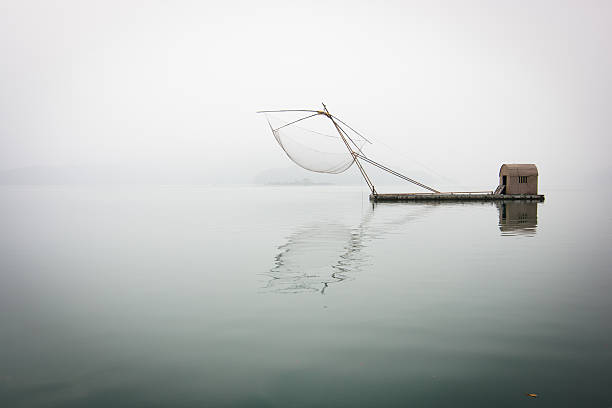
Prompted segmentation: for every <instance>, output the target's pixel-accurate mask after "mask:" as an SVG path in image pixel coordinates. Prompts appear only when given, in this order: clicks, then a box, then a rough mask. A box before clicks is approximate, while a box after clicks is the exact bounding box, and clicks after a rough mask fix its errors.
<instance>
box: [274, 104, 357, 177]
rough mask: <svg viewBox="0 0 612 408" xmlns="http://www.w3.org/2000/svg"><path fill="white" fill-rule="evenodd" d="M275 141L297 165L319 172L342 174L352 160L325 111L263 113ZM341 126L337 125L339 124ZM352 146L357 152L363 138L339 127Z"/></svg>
mask: <svg viewBox="0 0 612 408" xmlns="http://www.w3.org/2000/svg"><path fill="white" fill-rule="evenodd" d="M265 115H266V118H267V120H268V123H269V124H270V128H271V129H272V133H273V134H274V137H275V138H276V141H277V142H278V144H279V145H280V146H281V148H282V149H283V150H284V151H285V153H286V154H287V156H289V158H290V159H291V160H293V161H294V162H295V163H296V164H297V165H298V166H300V167H303V168H305V169H306V170H310V171H315V172H318V173H332V174H337V173H342V172H343V171H345V170H347V169H348V168H349V167H351V165H352V164H353V162H354V158H353V156H352V155H351V153H350V152H349V150H348V148H347V146H346V144H345V143H344V141H343V140H342V138H341V137H340V134H339V133H338V129H336V127H335V125H334V123H333V122H332V120H331V119H330V117H328V116H327V115H325V114H321V113H318V112H316V111H312V112H311V111H290V112H274V113H270V112H266V113H265ZM339 126H340V125H339ZM341 131H343V132H345V133H343V135H344V136H345V140H346V141H347V143H349V144H350V146H351V149H353V150H354V151H357V152H359V151H360V150H361V149H362V148H363V145H364V144H365V143H366V140H365V139H363V138H362V137H361V136H359V135H358V134H356V133H355V132H353V131H352V130H350V129H345V128H344V127H341Z"/></svg>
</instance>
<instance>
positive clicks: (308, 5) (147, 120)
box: [0, 0, 612, 188]
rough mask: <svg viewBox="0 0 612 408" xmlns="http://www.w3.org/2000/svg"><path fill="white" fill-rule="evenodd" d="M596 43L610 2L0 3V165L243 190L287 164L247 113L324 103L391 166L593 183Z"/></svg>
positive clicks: (597, 132) (599, 152)
mask: <svg viewBox="0 0 612 408" xmlns="http://www.w3.org/2000/svg"><path fill="white" fill-rule="evenodd" d="M611 38H612V2H610V1H572V2H566V1H524V2H521V1H514V2H501V1H481V2H474V1H440V2H430V1H422V2H408V1H398V2H392V1H388V2H373V1H346V2H333V1H324V2H317V1H302V2H290V1H284V2H267V1H257V2H231V1H210V2H207V1H126V0H123V1H95V2H94V1H81V0H78V1H46V0H45V1H27V0H26V1H23V0H19V1H17V0H15V1H7V0H3V1H1V2H0V55H1V56H2V63H1V64H0V170H7V169H13V168H19V167H27V166H75V165H79V166H80V165H103V166H106V165H109V166H115V165H117V166H137V167H139V166H142V167H146V168H156V169H158V170H160V169H161V170H160V171H167V172H170V173H172V172H179V173H180V172H183V173H184V172H195V173H199V174H207V175H210V177H211V178H213V179H214V178H215V177H217V176H218V177H219V179H234V180H241V179H244V180H245V181H246V182H248V181H250V180H251V179H252V176H253V175H254V174H256V173H257V172H259V171H262V170H266V169H269V168H274V167H287V166H291V165H292V164H291V162H289V160H288V159H287V158H286V157H285V156H284V154H283V152H282V151H281V149H280V148H279V146H278V145H277V144H276V143H275V141H274V138H273V137H272V135H271V134H270V132H269V129H268V127H267V124H266V122H265V120H264V118H262V117H260V116H258V115H256V114H255V111H257V110H260V109H279V108H306V109H312V108H314V109H318V107H319V106H320V105H319V104H320V103H321V101H324V102H325V103H326V104H327V105H328V107H329V109H330V110H331V111H332V113H335V114H337V115H338V116H339V117H341V118H342V119H344V120H345V121H347V122H348V123H350V124H351V125H352V126H354V127H355V128H357V129H359V130H360V131H362V132H363V133H364V134H365V135H367V136H369V137H370V138H372V139H373V140H375V141H382V142H384V143H385V144H386V145H389V146H392V147H393V148H394V150H395V152H396V153H397V152H403V154H404V156H403V157H405V158H406V161H405V162H403V163H401V167H402V169H403V170H405V171H407V172H408V173H409V171H410V170H411V169H418V168H419V166H418V165H417V164H415V163H414V162H411V161H410V160H408V158H414V159H416V160H418V162H419V163H423V164H425V165H426V166H428V167H429V168H431V169H435V171H436V172H438V173H441V174H443V175H448V176H452V178H454V179H457V180H459V181H461V182H462V183H464V184H471V185H475V184H476V185H477V184H479V183H480V184H482V185H483V186H488V187H490V188H494V187H495V186H494V185H492V184H494V182H495V177H496V173H497V170H498V169H499V165H500V164H501V163H503V162H519V163H520V162H527V163H529V162H533V163H536V164H537V165H538V167H539V169H540V175H541V176H540V178H541V186H545V185H546V183H548V184H549V185H555V186H556V185H563V184H564V183H571V184H576V183H583V182H585V181H586V180H592V179H593V177H595V176H596V175H597V177H601V180H604V177H605V179H607V178H608V177H609V176H610V175H612V174H611V173H612V172H611V171H610V169H611V168H610V165H609V154H610V151H612V143H611V142H610V130H612V108H611V96H612V75H611V72H612V41H611V40H610V39H611ZM379 160H380V161H383V162H384V161H385V157H380V158H379ZM389 160H391V159H389ZM177 169H178V170H177ZM409 174H410V173H409Z"/></svg>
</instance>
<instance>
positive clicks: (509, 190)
mask: <svg viewBox="0 0 612 408" xmlns="http://www.w3.org/2000/svg"><path fill="white" fill-rule="evenodd" d="M498 189H500V193H501V194H509V195H512V194H534V195H535V194H538V168H537V167H536V165H535V164H503V165H502V166H501V168H500V169H499V187H498Z"/></svg>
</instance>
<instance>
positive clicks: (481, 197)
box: [370, 193, 544, 201]
mask: <svg viewBox="0 0 612 408" xmlns="http://www.w3.org/2000/svg"><path fill="white" fill-rule="evenodd" d="M370 200H372V201H511V200H522V201H525V200H528V201H544V196H543V195H542V194H533V195H531V194H530V195H522V194H521V195H518V194H517V195H508V194H491V193H392V194H377V195H376V196H374V195H370Z"/></svg>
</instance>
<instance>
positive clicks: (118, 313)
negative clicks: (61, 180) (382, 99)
mask: <svg viewBox="0 0 612 408" xmlns="http://www.w3.org/2000/svg"><path fill="white" fill-rule="evenodd" d="M611 203H612V200H611V199H610V197H604V198H603V199H601V200H598V201H586V200H584V199H583V198H581V197H579V196H577V195H576V194H575V193H574V192H563V191H557V192H549V193H548V194H547V199H546V202H544V203H527V202H524V203H514V202H513V203H507V204H505V205H504V204H494V203H464V204H431V203H418V204H410V203H404V204H394V203H379V204H377V205H375V206H372V204H371V203H369V202H368V201H367V194H366V193H365V192H364V189H363V188H359V187H337V186H310V187H298V186H291V187H227V188H212V187H133V186H131V187H128V186H125V187H60V186H58V187H16V186H5V187H0V211H1V215H0V227H1V228H2V234H1V235H0V308H1V311H2V313H1V314H0V405H1V406H6V407H80V406H88V407H108V406H113V407H148V406H173V407H202V406H249V407H251V406H252V407H287V406H295V407H302V406H303V407H311V406H321V407H333V406H343V407H344V406H346V407H355V406H436V407H450V406H453V407H456V406H469V407H478V406H482V407H491V406H496V407H517V406H530V405H531V406H533V405H536V404H537V405H538V406H542V407H544V406H546V407H560V406H561V407H563V406H566V407H575V406H585V407H587V406H588V407H604V408H607V407H611V406H612V391H610V390H612V318H611V312H612V297H611V296H610V293H612V273H611V269H612V268H611V266H612V255H610V248H611V247H612V245H611V244H612V234H611V232H610V231H611V229H610V228H611V227H612V225H611V224H612V222H611V221H612V220H611V218H612V217H611V216H610V212H609V211H608V207H609V205H610V204H611ZM526 393H537V394H538V395H539V397H538V398H537V399H531V398H529V397H527V396H525V394H526Z"/></svg>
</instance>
